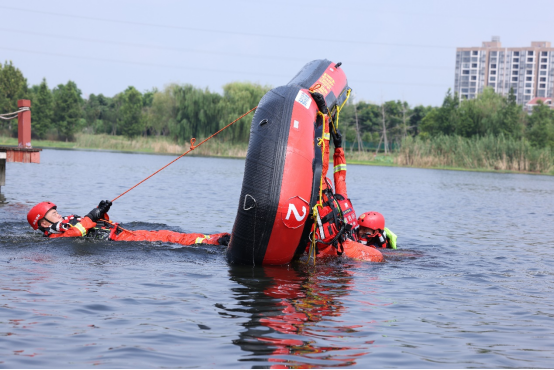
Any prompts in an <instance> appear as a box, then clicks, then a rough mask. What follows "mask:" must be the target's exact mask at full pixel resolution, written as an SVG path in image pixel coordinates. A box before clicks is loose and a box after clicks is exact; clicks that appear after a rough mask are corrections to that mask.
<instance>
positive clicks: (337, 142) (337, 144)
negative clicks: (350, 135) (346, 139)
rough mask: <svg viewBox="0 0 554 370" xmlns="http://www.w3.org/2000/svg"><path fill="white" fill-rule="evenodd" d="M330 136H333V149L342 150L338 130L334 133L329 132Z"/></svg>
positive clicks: (332, 131)
mask: <svg viewBox="0 0 554 370" xmlns="http://www.w3.org/2000/svg"><path fill="white" fill-rule="evenodd" d="M331 135H333V144H335V148H342V135H341V133H340V131H339V130H337V132H335V130H331Z"/></svg>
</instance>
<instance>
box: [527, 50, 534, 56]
mask: <svg viewBox="0 0 554 370" xmlns="http://www.w3.org/2000/svg"><path fill="white" fill-rule="evenodd" d="M534 54H535V52H534V51H532V50H529V51H528V52H527V55H534Z"/></svg>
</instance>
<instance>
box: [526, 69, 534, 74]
mask: <svg viewBox="0 0 554 370" xmlns="http://www.w3.org/2000/svg"><path fill="white" fill-rule="evenodd" d="M525 73H526V74H528V75H532V74H533V71H532V70H530V69H528V70H527V71H525Z"/></svg>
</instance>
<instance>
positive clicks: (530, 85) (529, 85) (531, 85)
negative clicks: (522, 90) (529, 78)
mask: <svg viewBox="0 0 554 370" xmlns="http://www.w3.org/2000/svg"><path fill="white" fill-rule="evenodd" d="M525 87H533V84H532V83H526V84H525Z"/></svg>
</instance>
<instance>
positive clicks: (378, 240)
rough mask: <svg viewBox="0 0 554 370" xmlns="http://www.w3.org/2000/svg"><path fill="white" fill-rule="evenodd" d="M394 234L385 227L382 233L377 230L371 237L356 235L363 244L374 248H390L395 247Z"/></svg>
mask: <svg viewBox="0 0 554 370" xmlns="http://www.w3.org/2000/svg"><path fill="white" fill-rule="evenodd" d="M396 238H397V236H396V234H395V233H393V232H392V231H390V230H389V229H387V228H386V227H385V229H384V230H383V232H382V233H380V232H377V233H376V234H375V236H372V237H369V238H367V237H364V236H361V237H358V242H359V243H361V244H364V245H369V246H372V247H375V248H392V249H396Z"/></svg>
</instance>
